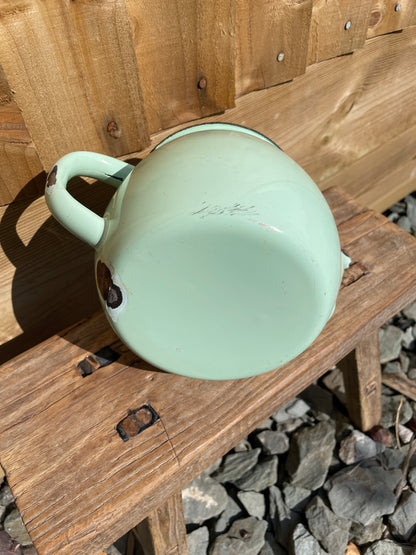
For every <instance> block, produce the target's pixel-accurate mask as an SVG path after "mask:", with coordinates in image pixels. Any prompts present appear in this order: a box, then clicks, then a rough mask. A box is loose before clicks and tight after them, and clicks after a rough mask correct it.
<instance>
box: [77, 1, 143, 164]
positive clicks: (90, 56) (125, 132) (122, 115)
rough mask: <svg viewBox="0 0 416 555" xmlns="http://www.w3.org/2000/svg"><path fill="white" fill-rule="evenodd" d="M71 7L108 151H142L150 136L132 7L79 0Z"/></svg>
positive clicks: (96, 121) (94, 112) (96, 119)
mask: <svg viewBox="0 0 416 555" xmlns="http://www.w3.org/2000/svg"><path fill="white" fill-rule="evenodd" d="M70 6H71V17H72V21H73V24H74V29H75V32H76V37H77V42H78V46H79V50H80V53H81V56H82V60H83V64H84V68H83V69H84V71H85V74H86V78H87V80H88V94H89V97H90V99H89V100H90V102H89V109H90V112H91V115H92V118H93V120H94V126H95V128H96V129H97V131H98V134H99V138H100V141H101V144H102V148H104V150H103V152H105V153H107V154H110V155H112V156H121V155H123V154H126V153H128V152H134V151H137V150H141V149H142V148H144V147H145V146H146V145H147V144H148V143H149V136H148V129H147V121H146V116H145V111H144V105H143V97H142V93H141V85H140V79H139V74H138V67H137V60H136V55H135V51H134V44H133V37H132V29H131V26H130V20H129V13H128V11H127V7H126V2H125V0H112V1H111V2H91V0H76V2H71V3H70ZM111 122H113V125H112V126H111V125H110V128H109V124H111ZM114 124H115V125H114ZM109 129H110V130H109Z"/></svg>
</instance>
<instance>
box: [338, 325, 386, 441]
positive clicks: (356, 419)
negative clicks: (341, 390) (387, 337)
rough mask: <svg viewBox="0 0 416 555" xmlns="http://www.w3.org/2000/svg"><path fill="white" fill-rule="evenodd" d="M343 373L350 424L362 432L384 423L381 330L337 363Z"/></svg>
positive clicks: (361, 342)
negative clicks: (379, 336) (382, 421)
mask: <svg viewBox="0 0 416 555" xmlns="http://www.w3.org/2000/svg"><path fill="white" fill-rule="evenodd" d="M338 366H339V368H340V369H341V370H342V371H343V375H344V384H345V392H346V402H347V408H348V413H349V416H350V419H351V421H352V422H353V423H354V424H355V425H356V426H357V428H359V429H360V430H362V431H363V432H366V431H367V430H370V429H371V428H372V427H373V426H375V425H376V424H378V423H379V422H380V419H381V367H380V349H379V341H378V330H376V331H375V332H373V333H372V334H370V335H369V336H368V337H366V338H364V339H363V340H362V341H360V343H359V344H358V345H357V347H356V348H355V349H354V351H352V352H351V353H349V354H348V356H346V357H345V358H344V359H343V360H342V361H340V362H339V363H338Z"/></svg>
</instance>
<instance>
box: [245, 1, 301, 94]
mask: <svg viewBox="0 0 416 555" xmlns="http://www.w3.org/2000/svg"><path fill="white" fill-rule="evenodd" d="M311 14H312V0H303V1H301V2H293V1H291V0H281V1H280V2H275V1H273V0H237V17H236V21H237V25H236V29H237V37H236V58H237V60H236V95H237V96H241V95H242V94H245V93H248V92H250V91H253V90H256V89H264V88H267V87H271V86H272V85H277V84H278V83H283V82H284V81H289V80H290V79H293V78H294V77H296V76H297V75H301V74H302V73H303V72H304V71H305V69H306V59H307V52H308V42H309V25H310V19H311Z"/></svg>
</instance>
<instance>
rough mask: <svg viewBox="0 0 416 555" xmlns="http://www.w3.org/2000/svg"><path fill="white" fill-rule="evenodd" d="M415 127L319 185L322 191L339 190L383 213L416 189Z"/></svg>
mask: <svg viewBox="0 0 416 555" xmlns="http://www.w3.org/2000/svg"><path fill="white" fill-rule="evenodd" d="M415 152H416V127H411V128H410V129H407V130H406V131H404V132H403V133H401V134H400V135H399V136H398V137H395V138H393V139H392V140H391V141H388V142H386V143H383V144H382V145H380V146H379V147H378V148H376V149H375V150H373V151H371V152H370V153H369V154H367V155H365V156H362V157H361V158H358V159H357V160H355V161H354V162H352V163H351V164H350V165H349V166H346V167H345V168H343V169H342V170H341V171H339V172H337V173H335V174H334V175H332V176H331V177H330V178H328V179H325V180H324V181H322V182H321V183H320V186H321V189H323V190H324V189H326V188H327V187H333V186H342V187H343V189H345V190H346V191H348V192H349V194H350V195H352V196H353V197H354V198H355V199H356V200H357V201H358V202H360V203H362V204H363V205H365V206H369V207H371V208H373V209H374V210H378V211H380V212H383V211H384V210H386V209H387V208H388V207H389V206H392V205H393V204H394V203H395V202H397V201H398V200H399V199H401V198H403V197H405V196H406V195H407V194H409V193H410V192H411V191H414V190H415V189H416V159H415Z"/></svg>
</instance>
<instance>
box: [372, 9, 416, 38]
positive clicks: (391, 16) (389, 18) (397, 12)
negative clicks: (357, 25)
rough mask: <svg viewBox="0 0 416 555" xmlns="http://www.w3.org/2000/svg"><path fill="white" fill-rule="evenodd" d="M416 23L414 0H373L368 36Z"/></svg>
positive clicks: (397, 29)
mask: <svg viewBox="0 0 416 555" xmlns="http://www.w3.org/2000/svg"><path fill="white" fill-rule="evenodd" d="M411 25H416V5H415V3H414V2H398V0H373V2H372V7H371V14H370V20H369V24H368V31H367V37H368V38H372V37H376V36H378V35H384V34H385V33H392V32H393V31H399V30H401V29H404V28H405V27H410V26H411Z"/></svg>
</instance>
